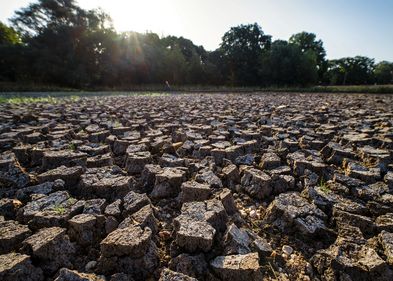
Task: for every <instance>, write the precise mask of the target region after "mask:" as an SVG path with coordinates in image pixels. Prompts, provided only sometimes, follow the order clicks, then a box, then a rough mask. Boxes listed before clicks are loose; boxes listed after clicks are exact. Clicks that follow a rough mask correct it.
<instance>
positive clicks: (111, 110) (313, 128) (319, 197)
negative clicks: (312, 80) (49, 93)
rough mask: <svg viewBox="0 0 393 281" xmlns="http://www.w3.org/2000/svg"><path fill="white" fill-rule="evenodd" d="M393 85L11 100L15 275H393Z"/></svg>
mask: <svg viewBox="0 0 393 281" xmlns="http://www.w3.org/2000/svg"><path fill="white" fill-rule="evenodd" d="M392 109H393V96H382V95H345V94H339V95H334V94H269V95H268V94H254V95H251V94H238V95H236V94H233V95H232V94H227V95H220V94H193V95H170V96H155V97H153V96H150V97H148V96H123V97H122V96H111V97H100V98H94V97H90V98H81V99H79V100H78V101H75V100H74V101H72V100H70V99H60V101H59V102H58V103H55V104H49V103H32V104H1V105H0V151H1V155H0V198H1V200H0V280H12V281H39V280H57V281H60V280H73V281H78V280H100V281H101V280H108V281H109V280H111V281H115V280H116V281H120V280H122V281H123V280H124V281H125V280H346V281H349V280H392V279H393V161H392V156H393V150H392V148H393V143H392V141H393V110H392Z"/></svg>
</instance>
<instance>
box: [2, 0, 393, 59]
mask: <svg viewBox="0 0 393 281" xmlns="http://www.w3.org/2000/svg"><path fill="white" fill-rule="evenodd" d="M32 1H33V0H0V21H3V22H6V23H7V19H8V18H10V17H12V15H13V12H14V11H15V10H16V9H19V8H21V7H25V6H27V4H28V3H30V2H32ZM77 2H78V3H79V5H80V6H81V7H82V8H86V9H91V8H97V7H101V8H103V9H104V10H105V11H106V12H107V13H109V14H110V15H111V17H112V19H113V22H114V26H115V28H116V29H117V30H118V31H128V30H133V31H138V32H145V31H152V32H155V33H157V34H159V35H160V36H161V35H176V36H183V37H185V38H188V39H191V40H192V41H193V42H194V43H195V44H197V45H203V46H204V47H205V48H206V49H207V50H214V49H216V48H217V47H218V46H219V44H220V42H221V37H222V36H223V34H224V33H225V32H226V31H228V30H229V28H230V27H231V26H236V25H239V24H242V23H254V22H257V23H258V24H260V25H261V26H262V29H263V31H264V32H265V33H267V34H270V35H273V39H285V40H288V38H289V37H290V36H291V35H292V34H294V33H297V32H300V31H308V32H313V33H315V34H317V36H318V38H320V39H322V40H323V42H324V46H325V48H326V50H327V55H328V58H331V59H332V58H341V57H345V56H356V55H365V56H369V57H372V58H375V59H376V60H377V61H380V60H389V61H393V0H140V1H135V0H78V1H77Z"/></svg>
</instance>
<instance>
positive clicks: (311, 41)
mask: <svg viewBox="0 0 393 281" xmlns="http://www.w3.org/2000/svg"><path fill="white" fill-rule="evenodd" d="M316 38H317V37H316V35H315V34H314V33H308V32H305V31H303V32H300V33H297V34H294V35H292V36H291V37H290V38H289V43H292V44H296V45H298V46H299V47H300V49H301V51H302V52H303V53H309V55H311V54H312V55H314V56H315V59H316V62H317V69H318V77H319V80H320V81H321V80H322V78H323V75H324V73H325V72H326V69H327V61H326V51H325V48H324V47H323V42H322V40H317V39H316Z"/></svg>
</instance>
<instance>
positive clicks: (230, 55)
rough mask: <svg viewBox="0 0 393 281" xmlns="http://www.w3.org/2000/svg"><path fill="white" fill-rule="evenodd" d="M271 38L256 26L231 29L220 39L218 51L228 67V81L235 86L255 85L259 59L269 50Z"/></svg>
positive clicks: (257, 80) (241, 26) (257, 77)
mask: <svg viewBox="0 0 393 281" xmlns="http://www.w3.org/2000/svg"><path fill="white" fill-rule="evenodd" d="M270 43H271V36H269V35H265V34H264V32H263V31H262V28H261V27H260V26H259V25H258V24H257V23H254V24H248V25H239V26H237V27H232V28H231V29H230V30H229V31H228V32H226V33H225V34H224V36H223V38H222V43H221V45H220V49H221V51H222V54H223V57H224V58H225V59H226V61H227V65H228V67H229V77H228V78H229V81H230V83H231V84H232V85H233V84H236V85H244V86H246V85H257V84H259V83H260V79H259V78H260V77H259V75H258V70H259V67H260V65H259V62H260V58H261V56H262V54H263V52H264V51H267V50H268V49H269V48H270Z"/></svg>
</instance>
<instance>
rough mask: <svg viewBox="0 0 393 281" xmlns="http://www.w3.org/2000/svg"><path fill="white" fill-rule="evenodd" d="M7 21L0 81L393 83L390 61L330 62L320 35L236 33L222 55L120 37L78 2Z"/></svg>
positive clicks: (29, 10) (44, 0) (133, 35)
mask: <svg viewBox="0 0 393 281" xmlns="http://www.w3.org/2000/svg"><path fill="white" fill-rule="evenodd" d="M10 22H11V25H10V26H7V25H5V24H4V23H1V22H0V81H7V82H17V83H29V82H34V83H42V84H54V85H58V86H65V87H75V88H91V87H95V88H97V87H131V86H134V85H145V84H163V83H164V82H165V81H169V83H170V84H174V85H229V86H257V87H265V86H278V87H282V86H309V85H362V84H389V83H393V63H392V62H387V61H382V62H379V63H377V64H376V63H375V60H374V59H371V58H368V57H364V56H356V57H347V58H341V59H337V60H328V59H327V58H326V51H325V49H324V46H323V42H322V40H319V39H317V37H316V35H315V34H313V33H308V32H301V33H298V34H295V35H293V36H291V37H290V39H289V40H288V41H284V40H275V41H272V37H271V36H270V35H267V34H265V33H264V32H263V30H262V28H261V27H260V26H259V25H258V24H257V23H254V24H247V25H239V26H236V27H232V28H231V29H230V30H229V31H227V32H226V33H225V34H224V35H223V37H222V42H221V44H220V46H219V48H218V49H216V50H214V51H206V50H205V49H204V48H203V46H196V45H195V44H194V43H193V42H192V41H190V40H188V39H185V38H183V37H175V36H166V37H161V38H160V37H159V36H158V35H157V34H155V33H151V32H147V33H137V32H121V33H118V32H116V31H115V30H114V28H113V25H112V20H111V18H110V16H109V15H108V14H106V13H105V12H104V11H102V10H100V9H96V10H85V9H82V8H81V7H79V6H78V5H77V4H76V2H75V1H74V0H38V1H37V2H34V3H31V4H29V5H28V6H27V7H25V8H22V9H20V10H18V11H16V12H15V14H14V16H13V17H12V18H11V19H10Z"/></svg>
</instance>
